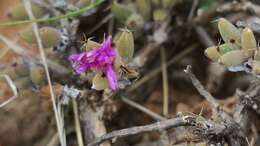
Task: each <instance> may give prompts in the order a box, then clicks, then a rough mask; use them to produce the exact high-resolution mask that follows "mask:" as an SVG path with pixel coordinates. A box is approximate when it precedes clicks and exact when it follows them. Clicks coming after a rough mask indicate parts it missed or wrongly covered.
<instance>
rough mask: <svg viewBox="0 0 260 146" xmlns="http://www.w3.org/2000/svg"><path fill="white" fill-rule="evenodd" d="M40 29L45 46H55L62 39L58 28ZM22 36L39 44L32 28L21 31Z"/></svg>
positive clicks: (30, 41)
mask: <svg viewBox="0 0 260 146" xmlns="http://www.w3.org/2000/svg"><path fill="white" fill-rule="evenodd" d="M39 31H40V37H41V40H42V44H43V47H44V48H50V47H54V46H56V45H58V44H59V42H60V41H61V34H60V32H59V31H58V30H57V29H56V28H53V27H42V28H40V30H39ZM20 37H21V38H22V39H23V40H25V41H26V42H28V43H31V44H37V40H36V36H35V34H34V31H33V30H32V29H27V30H25V31H23V32H21V33H20Z"/></svg>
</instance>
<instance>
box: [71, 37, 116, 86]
mask: <svg viewBox="0 0 260 146" xmlns="http://www.w3.org/2000/svg"><path fill="white" fill-rule="evenodd" d="M111 43H112V37H111V36H108V37H107V39H105V40H104V41H103V43H102V46H101V47H100V48H93V49H91V50H90V51H88V52H82V53H79V54H72V55H70V57H69V60H70V62H71V63H72V67H73V69H74V70H75V72H77V73H82V72H85V71H87V70H89V69H91V68H95V69H99V70H101V71H103V72H104V73H105V75H106V77H107V79H108V82H109V86H110V88H111V89H112V90H115V89H116V86H117V77H116V73H115V71H114V70H113V63H114V60H115V57H116V51H115V48H112V47H111Z"/></svg>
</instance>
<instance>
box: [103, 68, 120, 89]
mask: <svg viewBox="0 0 260 146" xmlns="http://www.w3.org/2000/svg"><path fill="white" fill-rule="evenodd" d="M105 73H106V76H107V79H108V84H109V86H110V88H111V89H112V90H116V86H117V77H116V73H115V72H114V70H113V67H112V65H107V66H106V67H105Z"/></svg>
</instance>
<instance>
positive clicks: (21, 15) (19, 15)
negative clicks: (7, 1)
mask: <svg viewBox="0 0 260 146" xmlns="http://www.w3.org/2000/svg"><path fill="white" fill-rule="evenodd" d="M31 7H32V13H33V15H34V16H35V18H40V17H42V16H43V15H44V9H43V8H42V7H40V6H39V5H38V4H36V3H31ZM8 16H9V17H11V18H14V19H16V20H26V19H29V17H28V14H27V12H26V9H25V7H24V5H23V4H22V3H19V4H17V5H16V6H14V7H13V8H12V9H11V10H10V12H9V13H8Z"/></svg>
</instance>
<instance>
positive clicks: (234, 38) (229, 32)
mask: <svg viewBox="0 0 260 146" xmlns="http://www.w3.org/2000/svg"><path fill="white" fill-rule="evenodd" d="M218 29H219V32H220V35H221V37H222V38H223V40H224V41H225V42H226V43H236V44H240V31H239V29H238V28H236V27H235V26H234V25H233V24H232V23H230V22H229V21H228V20H226V19H225V18H220V19H219V21H218Z"/></svg>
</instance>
